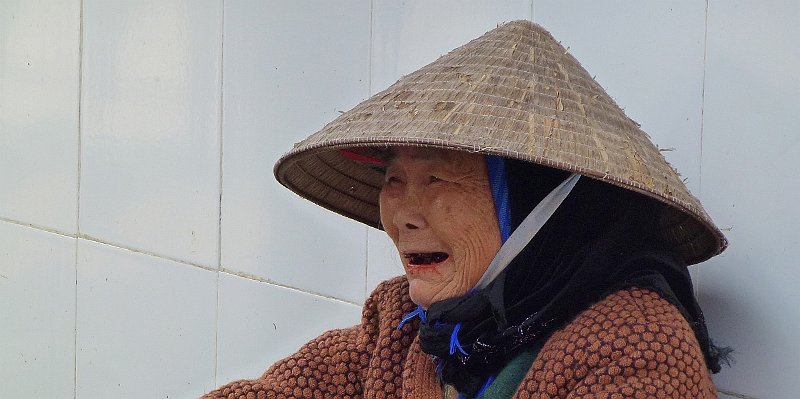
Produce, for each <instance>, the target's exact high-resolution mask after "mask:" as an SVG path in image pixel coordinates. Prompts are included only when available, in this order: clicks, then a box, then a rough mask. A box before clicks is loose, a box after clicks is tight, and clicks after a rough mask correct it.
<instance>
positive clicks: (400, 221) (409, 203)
mask: <svg viewBox="0 0 800 399" xmlns="http://www.w3.org/2000/svg"><path fill="white" fill-rule="evenodd" d="M401 202H402V203H403V204H402V205H400V206H399V207H398V209H397V213H395V218H394V219H395V220H394V222H395V226H397V227H399V228H401V229H403V228H405V229H407V230H416V229H421V228H425V227H427V226H428V222H427V221H426V220H425V216H424V215H423V213H422V209H421V208H420V206H419V203H418V202H417V201H416V200H415V199H413V198H409V197H406V198H405V200H403V201H401Z"/></svg>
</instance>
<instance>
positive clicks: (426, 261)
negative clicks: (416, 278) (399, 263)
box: [403, 252, 450, 269]
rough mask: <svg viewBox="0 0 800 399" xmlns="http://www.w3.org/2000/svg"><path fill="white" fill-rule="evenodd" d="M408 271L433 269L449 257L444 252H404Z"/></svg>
mask: <svg viewBox="0 0 800 399" xmlns="http://www.w3.org/2000/svg"><path fill="white" fill-rule="evenodd" d="M403 257H404V258H406V259H407V260H408V267H409V268H410V269H433V268H436V267H437V266H439V265H440V264H442V263H443V262H445V261H446V260H447V259H448V258H449V257H450V255H449V254H448V253H446V252H405V253H403Z"/></svg>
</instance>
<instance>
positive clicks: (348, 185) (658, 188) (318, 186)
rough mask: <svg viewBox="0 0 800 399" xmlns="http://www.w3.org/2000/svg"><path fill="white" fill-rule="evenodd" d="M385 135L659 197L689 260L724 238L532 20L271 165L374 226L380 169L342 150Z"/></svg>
mask: <svg viewBox="0 0 800 399" xmlns="http://www.w3.org/2000/svg"><path fill="white" fill-rule="evenodd" d="M392 145H403V146H424V147H436V148H446V149H456V150H463V151H471V152H477V153H482V154H491V155H499V156H503V157H507V158H515V159H519V160H524V161H528V162H534V163H538V164H542V165H546V166H550V167H554V168H558V169H563V170H566V171H569V172H577V173H581V174H583V175H585V176H588V177H591V178H594V179H598V180H601V181H604V182H608V183H610V184H614V185H617V186H620V187H623V188H626V189H629V190H633V191H635V192H638V193H641V194H644V195H646V196H648V197H651V198H654V199H656V200H659V201H662V202H664V203H666V204H668V205H670V206H669V207H667V208H666V209H667V211H665V212H664V214H663V215H660V216H659V218H660V219H659V223H660V225H659V228H660V231H661V232H662V236H663V238H664V239H665V240H669V241H671V242H673V243H674V244H675V245H676V247H677V248H678V249H679V250H680V251H681V254H682V255H683V257H684V260H685V261H686V262H687V263H688V264H692V263H697V262H701V261H704V260H706V259H708V258H710V257H712V256H714V255H716V254H719V253H720V252H722V250H723V249H725V247H726V246H727V240H726V239H725V237H724V236H723V234H722V232H720V230H719V229H718V228H717V227H716V226H715V225H714V223H713V222H712V220H711V218H710V217H709V216H708V214H707V213H706V212H705V210H703V207H702V205H701V204H700V201H699V200H698V199H697V198H695V197H694V196H693V195H692V194H691V193H690V192H689V190H688V189H687V188H686V186H685V185H684V184H683V182H682V181H681V179H680V177H679V175H678V173H677V172H676V171H675V170H674V169H673V168H672V167H671V166H670V165H669V164H668V163H667V161H666V160H665V159H664V157H663V156H662V155H661V153H660V152H659V150H658V148H656V146H654V145H653V143H651V142H650V140H649V138H648V136H647V134H646V133H644V132H643V131H642V130H641V129H640V128H639V125H638V124H637V123H636V122H634V121H632V120H631V119H629V118H628V117H627V116H625V114H624V113H623V111H622V110H621V109H620V107H619V106H617V105H616V104H615V103H614V101H613V100H612V99H611V97H609V96H608V94H606V92H605V91H604V90H603V88H602V87H600V85H599V84H598V83H597V82H595V81H594V80H593V79H592V77H591V76H590V75H589V73H588V72H586V71H585V70H584V69H583V68H582V67H581V65H580V64H579V63H578V61H577V60H576V59H575V58H574V57H572V55H570V54H569V53H568V52H567V51H566V50H565V49H564V48H563V47H562V46H561V45H560V44H559V43H558V42H556V40H555V39H553V37H552V36H551V35H550V33H548V32H547V31H546V30H544V29H543V28H541V27H540V26H538V25H536V24H534V23H532V22H529V21H514V22H510V23H507V24H504V25H502V26H500V27H498V28H496V29H494V30H492V31H489V32H488V33H486V34H484V35H483V36H481V37H479V38H477V39H475V40H472V41H471V42H469V43H467V44H466V45H464V46H462V47H459V48H457V49H455V50H453V51H451V52H450V53H448V54H446V55H444V56H442V57H441V58H439V59H438V60H436V61H434V62H433V63H431V64H429V65H427V66H424V67H422V68H421V69H419V70H417V71H416V72H413V73H411V74H409V75H407V76H404V77H402V78H401V79H400V80H399V81H398V82H397V83H395V84H393V85H392V86H390V87H389V88H387V89H386V90H384V91H382V92H380V93H378V94H375V95H374V96H372V97H370V98H369V99H367V100H366V101H364V102H362V103H361V104H359V105H357V106H356V107H355V108H353V109H352V110H350V111H348V112H345V113H344V114H342V115H340V116H339V117H338V118H336V119H335V120H334V121H332V122H330V123H329V124H328V125H326V126H325V127H323V128H322V130H320V131H319V132H317V133H315V134H313V135H311V136H310V137H308V138H307V139H305V140H303V141H301V142H300V143H297V144H295V146H294V148H293V149H292V150H291V151H289V152H288V153H287V154H285V155H284V156H283V157H282V158H281V159H280V160H279V161H278V162H277V163H276V165H275V170H274V172H275V176H276V178H277V179H278V181H279V182H280V183H281V184H283V185H284V186H286V187H288V188H289V189H291V190H293V191H295V192H296V193H298V194H299V195H301V196H303V197H305V198H307V199H309V200H311V201H313V202H315V203H317V204H319V205H321V206H323V207H325V208H328V209H330V210H333V211H334V212H337V213H339V214H342V215H344V216H347V217H349V218H352V219H355V220H358V221H360V222H363V223H366V224H367V225H370V226H373V227H376V228H380V216H379V209H378V193H379V191H380V187H381V182H382V174H381V172H380V171H376V170H374V169H372V168H370V166H369V165H368V164H366V163H364V162H358V161H355V160H353V159H352V157H348V156H344V155H343V153H342V151H341V149H348V148H349V149H353V148H360V147H364V148H385V147H387V146H392ZM367 151H368V150H367Z"/></svg>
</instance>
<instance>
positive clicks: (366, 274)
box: [364, 0, 375, 298]
mask: <svg viewBox="0 0 800 399" xmlns="http://www.w3.org/2000/svg"><path fill="white" fill-rule="evenodd" d="M374 15H375V0H369V55H368V58H367V98H369V96H371V95H372V67H373V64H372V55H373V46H374V45H375V37H374V35H373V30H374V29H375V28H374V26H373V25H374V24H375V18H374ZM364 231H365V233H366V234H365V235H364V238H365V240H364V244H365V245H364V298H366V297H367V295H369V227H367V228H365V230H364Z"/></svg>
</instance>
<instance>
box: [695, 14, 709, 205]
mask: <svg viewBox="0 0 800 399" xmlns="http://www.w3.org/2000/svg"><path fill="white" fill-rule="evenodd" d="M708 1H709V0H706V8H705V20H704V26H703V77H702V78H701V82H702V83H701V84H700V159H699V162H698V166H697V169H698V171H697V174H698V176H697V189H698V190H699V191H700V192H699V193H698V194H699V195H700V196H701V197H702V195H703V130H704V128H705V123H706V121H705V108H706V68H707V66H706V62H707V60H708V9H709V6H708Z"/></svg>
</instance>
